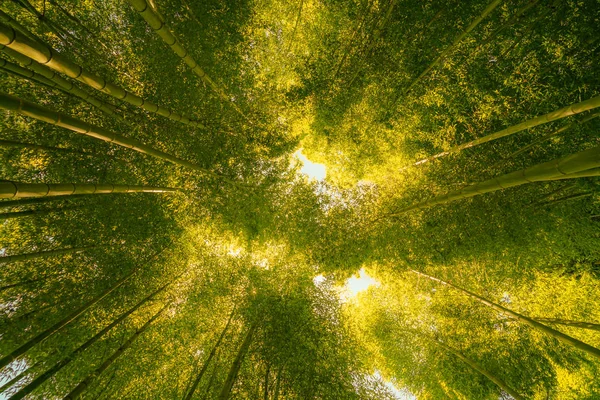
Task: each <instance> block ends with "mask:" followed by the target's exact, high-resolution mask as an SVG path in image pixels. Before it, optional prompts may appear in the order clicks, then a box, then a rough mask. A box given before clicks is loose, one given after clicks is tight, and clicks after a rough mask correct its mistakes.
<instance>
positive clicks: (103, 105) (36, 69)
mask: <svg viewBox="0 0 600 400" xmlns="http://www.w3.org/2000/svg"><path fill="white" fill-rule="evenodd" d="M0 50H2V51H3V52H4V53H5V54H7V55H9V56H10V57H12V58H13V59H15V60H17V61H18V62H19V63H21V64H22V65H25V66H26V67H29V68H31V69H32V70H33V71H30V70H29V69H27V68H23V67H19V66H15V65H14V64H12V65H7V66H6V67H5V68H9V67H10V68H11V69H12V70H14V71H15V72H18V73H20V74H21V75H24V76H27V77H30V78H32V79H36V80H39V81H42V82H45V83H46V84H49V85H50V86H52V87H55V88H59V89H62V90H64V91H66V92H68V93H71V94H73V95H75V96H77V97H79V98H80V99H82V100H84V101H85V102H87V103H89V104H91V105H93V106H94V107H97V108H98V109H100V110H101V111H103V112H104V113H106V114H108V115H110V116H113V117H117V118H119V119H120V120H121V121H124V119H123V117H122V116H121V115H120V114H117V107H116V106H114V105H112V104H110V103H107V102H104V101H102V100H100V99H98V98H96V97H94V96H92V95H91V94H89V93H87V92H86V91H85V90H83V89H80V88H79V87H78V86H76V85H75V84H74V83H73V82H71V81H69V80H67V79H65V78H63V77H61V76H60V75H58V74H57V73H56V72H54V71H52V70H51V69H50V68H47V67H45V66H43V65H42V64H40V63H38V62H36V61H34V60H32V59H31V58H29V57H27V56H24V55H23V54H21V53H19V52H17V51H14V50H12V49H9V48H8V47H6V46H0ZM42 77H43V78H44V80H42V79H41V78H42Z"/></svg>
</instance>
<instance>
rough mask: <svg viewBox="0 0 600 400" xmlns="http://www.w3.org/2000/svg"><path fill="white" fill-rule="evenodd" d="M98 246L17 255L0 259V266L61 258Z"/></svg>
mask: <svg viewBox="0 0 600 400" xmlns="http://www.w3.org/2000/svg"><path fill="white" fill-rule="evenodd" d="M97 247H98V246H83V247H71V248H68V249H57V250H49V251H39V252H36V253H27V254H17V255H14V256H4V257H0V264H8V263H12V262H16V261H28V260H34V259H37V258H47V257H55V256H61V255H63V254H71V253H81V252H82V251H85V250H89V249H95V248H97Z"/></svg>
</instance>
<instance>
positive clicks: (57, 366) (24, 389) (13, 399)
mask: <svg viewBox="0 0 600 400" xmlns="http://www.w3.org/2000/svg"><path fill="white" fill-rule="evenodd" d="M174 281H175V279H174V280H172V281H171V282H169V283H167V284H165V285H163V286H161V287H160V288H158V289H157V290H155V291H153V292H152V293H150V294H149V295H148V296H146V297H144V298H143V299H142V300H140V301H139V302H138V303H137V304H135V305H134V306H133V307H131V308H130V309H129V310H127V311H126V312H124V313H123V314H121V315H120V316H119V317H118V318H117V319H115V320H114V321H113V322H111V323H110V324H109V325H107V326H106V327H105V328H103V329H102V330H100V331H99V332H98V333H96V334H95V335H94V336H92V337H91V338H90V339H88V340H87V341H86V342H85V343H83V344H82V345H80V346H79V347H78V348H77V349H75V350H73V351H72V352H71V353H70V354H69V355H68V356H66V357H65V358H63V359H62V360H61V361H59V362H57V363H56V364H54V366H52V368H50V369H48V370H47V371H46V372H44V373H43V374H41V375H39V376H38V377H36V378H35V379H34V380H33V381H31V382H30V383H28V384H27V385H26V386H24V387H22V388H21V389H20V390H19V391H18V392H17V393H15V394H14V395H13V396H12V397H10V399H9V400H20V399H22V398H23V397H25V396H27V395H28V394H29V393H31V392H32V391H34V390H35V389H37V388H38V387H39V386H40V385H42V384H43V383H44V382H46V381H47V380H48V379H49V378H50V377H52V376H54V375H55V374H56V373H58V371H60V370H61V369H63V368H64V367H65V366H67V365H68V364H69V363H70V362H71V361H73V360H74V359H75V357H77V356H78V355H79V354H81V353H83V352H84V351H85V350H87V349H88V348H89V347H90V346H92V345H93V344H94V343H96V342H97V341H98V340H99V339H100V338H102V337H103V336H104V335H105V334H106V333H107V332H108V331H110V330H111V329H112V328H114V327H115V326H117V325H118V324H119V323H121V322H122V321H123V320H125V319H126V318H127V317H129V316H130V315H131V314H133V313H134V312H135V311H136V310H138V309H139V308H140V307H141V306H142V305H144V304H145V303H146V302H148V301H149V300H151V299H152V298H154V297H155V296H156V295H158V294H159V293H161V292H162V291H164V290H165V289H166V288H167V287H168V286H169V285H171V284H172V283H173V282H174Z"/></svg>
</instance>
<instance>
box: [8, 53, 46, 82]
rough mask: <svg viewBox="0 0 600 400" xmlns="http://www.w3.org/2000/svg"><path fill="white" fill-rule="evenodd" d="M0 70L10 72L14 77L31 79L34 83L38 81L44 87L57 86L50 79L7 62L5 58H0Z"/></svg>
mask: <svg viewBox="0 0 600 400" xmlns="http://www.w3.org/2000/svg"><path fill="white" fill-rule="evenodd" d="M0 68H2V69H3V70H5V71H7V72H10V73H11V74H13V75H17V76H20V77H24V78H27V79H30V80H32V81H36V82H38V83H41V84H42V85H46V86H49V87H56V84H54V82H52V81H51V80H49V79H46V78H45V77H43V76H42V75H40V74H36V73H35V72H33V71H30V70H28V69H27V68H23V67H21V66H19V65H17V64H13V63H11V62H10V61H7V60H5V59H3V58H0Z"/></svg>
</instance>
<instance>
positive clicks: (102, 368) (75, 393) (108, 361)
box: [64, 303, 171, 400]
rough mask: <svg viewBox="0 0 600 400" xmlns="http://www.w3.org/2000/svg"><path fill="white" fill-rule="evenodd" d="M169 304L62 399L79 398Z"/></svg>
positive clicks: (72, 399)
mask: <svg viewBox="0 0 600 400" xmlns="http://www.w3.org/2000/svg"><path fill="white" fill-rule="evenodd" d="M170 305H171V304H170V303H167V304H166V305H165V306H164V307H163V308H161V309H160V311H159V312H157V313H156V314H154V316H152V318H150V319H149V320H148V321H147V322H146V323H145V324H144V325H142V327H141V328H139V329H138V330H136V331H135V333H134V334H133V335H132V336H131V337H130V338H129V339H127V340H126V341H125V343H123V344H122V345H121V347H119V348H118V349H117V351H115V352H114V353H113V354H112V355H111V356H110V357H108V358H107V359H106V360H105V361H104V362H103V363H102V364H100V366H98V367H97V368H96V369H95V370H94V371H93V372H92V373H91V374H89V375H88V376H87V377H86V378H85V379H84V380H83V381H81V383H79V385H77V386H76V387H75V388H74V389H73V390H71V392H70V393H69V394H68V395H66V396H65V397H64V400H67V399H68V400H75V399H77V398H79V396H81V394H82V393H83V392H84V391H85V389H87V388H88V387H89V386H90V384H92V383H93V382H94V381H95V380H96V378H97V377H98V376H99V375H100V374H102V372H104V371H105V370H106V369H107V368H108V367H110V366H111V364H112V363H113V362H114V361H115V360H116V359H117V358H119V357H120V356H121V355H122V354H123V353H124V352H125V350H127V349H128V348H129V347H131V345H132V344H133V342H134V341H135V340H136V339H137V338H138V337H139V336H140V335H141V334H142V333H144V331H145V330H146V329H148V327H150V325H151V324H152V323H153V322H154V321H155V320H156V319H157V318H158V317H160V315H161V314H162V313H163V312H165V311H166V310H167V308H168V307H169V306H170Z"/></svg>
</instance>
